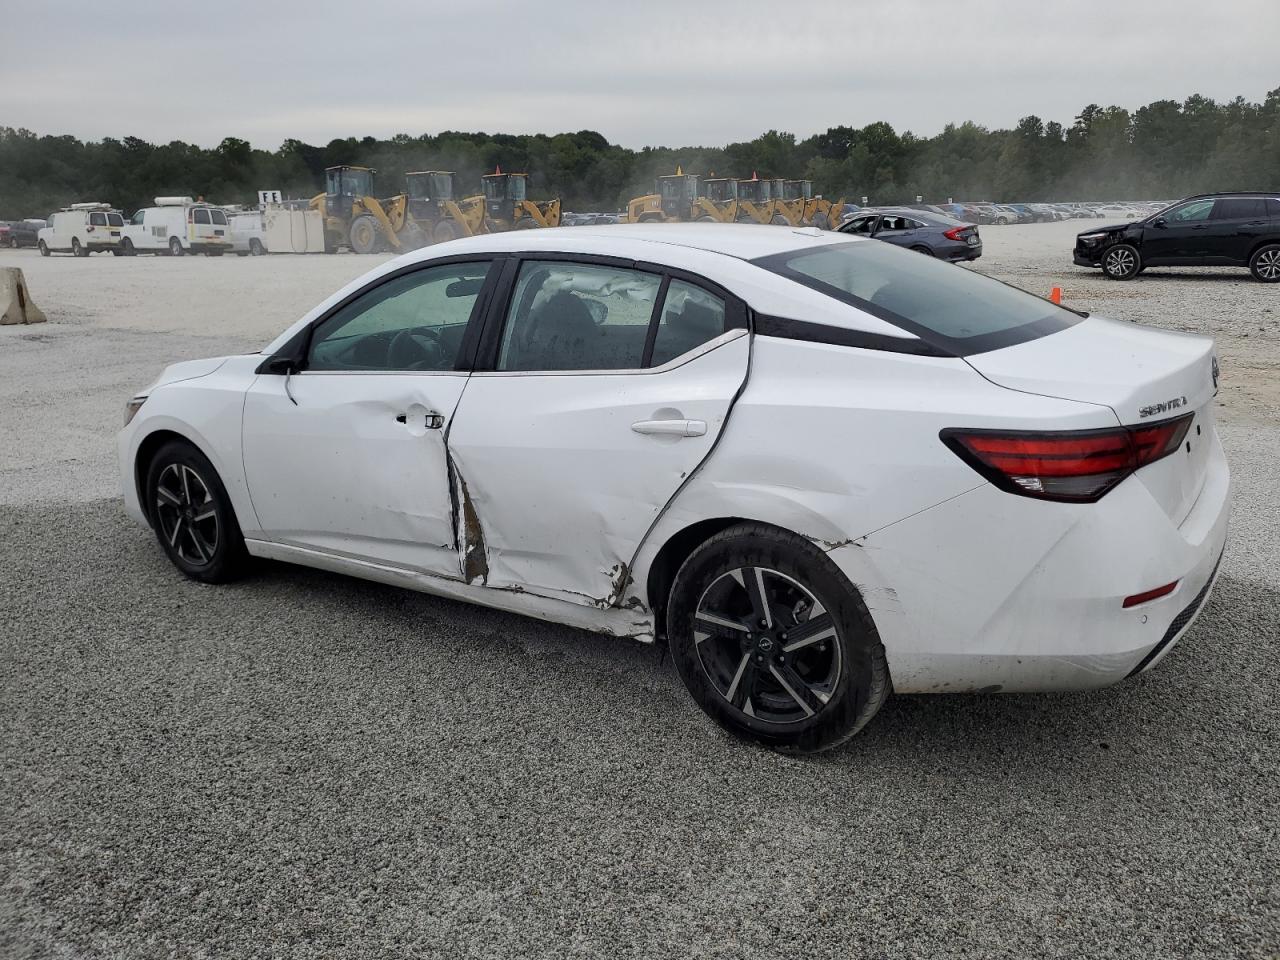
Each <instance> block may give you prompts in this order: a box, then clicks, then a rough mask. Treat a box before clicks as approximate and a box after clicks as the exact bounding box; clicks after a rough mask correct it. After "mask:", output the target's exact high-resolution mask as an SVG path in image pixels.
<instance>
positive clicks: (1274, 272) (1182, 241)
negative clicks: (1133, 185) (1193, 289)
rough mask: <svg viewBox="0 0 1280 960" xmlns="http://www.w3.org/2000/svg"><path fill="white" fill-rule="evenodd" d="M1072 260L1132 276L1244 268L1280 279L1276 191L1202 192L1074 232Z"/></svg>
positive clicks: (1279, 215) (1279, 219) (1114, 274)
mask: <svg viewBox="0 0 1280 960" xmlns="http://www.w3.org/2000/svg"><path fill="white" fill-rule="evenodd" d="M1072 259H1073V261H1074V262H1075V263H1076V264H1078V265H1079V266H1082V267H1101V268H1102V272H1103V273H1105V274H1106V275H1107V276H1108V277H1111V278H1112V279H1114V280H1131V279H1133V278H1134V277H1136V276H1137V275H1138V274H1140V273H1141V272H1142V271H1143V270H1145V269H1146V268H1147V267H1156V266H1160V267H1248V268H1249V271H1250V272H1251V273H1252V274H1253V276H1254V279H1256V280H1260V281H1262V282H1263V283H1277V282H1280V191H1277V192H1274V193H1229V194H1203V195H1201V196H1196V197H1188V198H1187V199H1185V200H1180V201H1178V202H1177V203H1175V204H1173V205H1172V206H1170V207H1167V208H1165V209H1164V210H1160V211H1157V212H1156V213H1154V214H1151V215H1149V216H1147V217H1144V218H1143V219H1141V220H1136V221H1134V222H1132V223H1119V224H1113V225H1111V226H1107V227H1099V228H1097V229H1093V230H1087V231H1085V232H1084V233H1081V234H1078V235H1077V236H1076V245H1075V249H1074V250H1073V251H1072Z"/></svg>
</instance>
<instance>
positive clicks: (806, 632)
mask: <svg viewBox="0 0 1280 960" xmlns="http://www.w3.org/2000/svg"><path fill="white" fill-rule="evenodd" d="M753 574H758V576H759V580H757V579H756V577H755V576H753ZM752 584H757V588H756V589H752ZM759 584H763V587H764V589H763V591H761V590H759V589H758V585H759ZM761 592H763V594H764V596H766V597H767V598H768V601H767V604H765V605H764V609H766V610H767V611H768V613H767V614H765V615H764V617H763V618H762V616H761V610H762V606H761V604H760V603H759V599H758V598H759V596H760V594H761ZM753 597H754V598H756V599H753ZM802 603H807V604H808V607H807V609H806V608H805V607H803V606H802V605H801V604H802ZM819 605H820V606H821V608H822V609H821V611H820V612H819V614H818V615H816V616H814V617H813V618H812V621H810V619H809V614H810V613H811V612H812V611H813V610H816V609H818V606H819ZM707 614H710V615H712V616H715V617H717V619H716V620H715V621H714V622H713V621H711V620H708V619H706V618H705V616H704V615H707ZM784 618H785V619H784ZM766 619H767V620H768V621H769V623H768V625H767V626H762V625H764V624H765V621H766ZM788 621H790V626H789V627H787V626H784V624H786V623H787V622H788ZM820 621H821V626H820V627H819V622H820ZM810 622H811V623H812V624H813V626H809V623H810ZM703 627H706V628H707V629H706V630H705V631H704V630H703V629H701V628H703ZM815 628H816V629H815ZM797 633H803V635H802V636H800V637H799V638H798V639H797V636H796V634H797ZM788 635H790V639H789V640H788V639H786V638H787V637H788ZM667 636H668V638H669V640H670V644H671V656H672V660H673V661H674V662H675V665H676V670H677V672H678V673H679V674H680V679H681V680H683V681H684V684H685V687H686V688H687V689H688V690H689V693H690V694H691V695H692V696H693V698H694V700H695V701H697V703H698V705H699V706H700V707H702V709H703V710H704V711H705V712H706V713H707V714H708V715H709V716H710V717H711V718H712V719H713V720H715V721H716V722H717V723H719V724H720V725H721V726H722V727H724V728H725V729H726V730H728V731H729V732H731V733H733V734H735V735H736V736H739V737H742V738H744V739H748V740H753V741H755V742H757V743H761V744H764V745H766V746H769V747H773V748H774V749H779V750H787V751H792V752H798V753H810V752H816V751H819V750H827V749H830V748H831V747H835V746H838V745H839V744H841V743H843V742H845V741H846V740H848V739H849V738H850V737H852V736H853V735H854V734H856V733H857V732H858V731H859V730H860V729H862V727H863V726H864V725H865V724H866V723H867V722H868V721H869V720H870V719H871V718H872V717H873V716H875V713H876V711H877V710H879V709H880V706H881V704H882V703H883V702H884V700H885V698H886V697H887V696H888V693H889V686H890V685H889V668H888V665H887V663H886V662H885V656H884V646H883V645H882V644H881V642H880V635H879V633H878V632H877V631H876V626H875V623H874V622H873V621H872V619H871V614H870V613H869V612H868V610H867V607H866V604H864V603H863V601H862V597H861V595H860V594H859V593H858V590H857V588H856V587H855V586H854V585H853V584H852V583H850V582H849V580H848V578H847V577H845V575H844V574H843V573H842V572H841V571H840V569H839V568H838V567H837V566H836V565H835V564H834V563H833V562H832V561H831V559H830V558H829V557H828V556H826V554H824V553H822V551H820V550H819V549H818V548H817V547H815V546H814V545H813V544H811V543H810V542H809V541H807V540H805V539H804V538H803V537H799V536H796V535H795V534H793V533H788V532H786V531H784V530H779V529H777V528H776V527H769V526H765V525H763V524H758V523H743V524H738V525H735V526H733V527H730V528H729V529H727V530H724V531H722V532H721V533H719V534H717V535H716V536H714V537H712V538H711V539H710V540H708V541H707V542H706V543H704V544H703V545H702V546H700V547H698V549H697V550H695V551H694V552H693V553H692V554H691V555H690V556H689V559H688V560H686V561H685V562H684V564H683V565H682V566H681V567H680V570H679V572H678V573H677V574H676V577H675V582H674V584H673V585H672V587H671V594H670V597H669V601H668V604H667ZM797 643H802V646H800V647H794V646H792V645H793V644H797ZM797 650H798V651H799V652H797ZM766 668H767V670H766Z"/></svg>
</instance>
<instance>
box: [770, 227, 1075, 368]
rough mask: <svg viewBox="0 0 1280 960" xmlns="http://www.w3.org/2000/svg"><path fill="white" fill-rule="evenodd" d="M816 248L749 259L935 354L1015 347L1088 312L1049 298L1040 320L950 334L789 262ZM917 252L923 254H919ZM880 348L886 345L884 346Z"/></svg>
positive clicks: (968, 353) (1064, 326)
mask: <svg viewBox="0 0 1280 960" xmlns="http://www.w3.org/2000/svg"><path fill="white" fill-rule="evenodd" d="M865 242H869V241H864V240H851V241H849V242H848V243H844V244H829V245H828V246H829V247H836V246H850V245H852V244H856V243H865ZM877 242H882V241H877ZM814 249H815V248H812V247H801V248H798V249H796V250H786V251H784V252H782V253H774V254H770V255H769V256H767V257H758V258H756V259H755V260H751V261H748V262H749V263H751V264H752V265H753V266H757V267H760V268H761V269H762V270H767V271H769V272H770V273H773V274H775V275H777V276H780V277H785V278H786V279H788V280H793V281H795V282H796V283H798V284H800V285H801V286H804V287H808V288H809V289H810V290H816V291H817V292H818V293H822V294H825V295H826V296H829V297H831V298H832V299H834V300H839V301H840V302H841V303H847V304H848V305H849V306H851V307H857V308H858V309H859V310H861V311H862V312H863V313H868V314H870V315H871V316H873V317H875V318H877V319H879V320H883V321H884V322H885V323H888V324H892V325H893V326H895V327H897V328H898V329H900V330H905V331H907V332H908V333H911V334H914V335H915V336H916V337H918V338H919V339H920V340H922V341H923V342H925V343H927V344H929V345H930V346H931V347H934V348H935V349H936V350H938V351H939V352H938V353H937V354H932V355H933V356H948V357H969V356H973V355H975V354H979V353H989V352H991V351H992V350H1001V349H1003V348H1004V347H1011V346H1014V345H1015V344H1019V343H1027V342H1028V341H1031V340H1039V339H1040V338H1041V337H1045V336H1049V335H1050V334H1053V333H1058V332H1059V331H1061V330H1065V329H1067V328H1068V327H1073V326H1075V325H1076V324H1077V323H1079V322H1080V321H1081V320H1083V319H1084V317H1085V316H1086V315H1085V314H1081V313H1077V312H1076V311H1075V310H1068V309H1066V308H1065V307H1060V306H1058V305H1057V304H1055V303H1052V302H1051V301H1049V300H1045V301H1044V305H1045V310H1046V312H1045V316H1044V317H1043V318H1041V319H1039V320H1033V321H1032V322H1030V323H1024V324H1021V325H1020V326H1017V327H1010V328H1008V329H1006V330H995V331H993V332H991V333H985V334H981V335H980V336H976V337H964V338H957V337H948V336H946V335H944V334H941V333H938V332H937V331H936V330H931V329H930V328H928V327H926V326H925V325H924V324H920V323H916V322H915V321H914V320H909V319H907V318H906V317H903V316H901V315H899V314H897V313H894V312H893V311H892V310H886V309H885V308H884V307H882V306H880V305H879V304H875V303H872V302H871V301H870V300H864V299H863V298H861V297H856V296H854V295H853V294H851V293H848V292H846V291H844V290H841V289H839V288H838V287H833V286H831V285H830V284H826V283H823V282H822V281H821V280H818V279H815V278H814V277H810V276H809V275H807V274H804V273H801V272H800V271H798V270H793V269H792V268H791V267H790V266H788V265H787V261H788V260H789V259H790V258H791V257H794V256H796V255H797V254H803V253H808V252H812V251H813V250H814ZM917 256H919V255H918V254H917ZM951 266H952V267H953V268H954V269H956V270H963V269H964V268H963V267H960V266H956V265H955V264H951ZM986 279H988V280H992V281H994V282H996V283H1004V281H1003V280H997V279H996V278H995V277H987V278H986ZM1004 285H1005V286H1006V287H1013V289H1015V290H1019V291H1020V292H1021V293H1026V294H1027V296H1029V297H1030V296H1034V294H1030V293H1027V291H1025V290H1022V289H1021V288H1020V287H1016V286H1014V285H1013V284H1011V283H1004ZM1055 311H1061V313H1064V314H1069V315H1070V316H1071V319H1070V320H1066V319H1065V318H1063V317H1062V316H1060V315H1059V314H1058V313H1057V312H1055ZM775 335H776V334H775ZM801 339H803V338H801ZM890 339H896V338H890ZM824 342H830V341H824ZM848 345H850V346H852V344H848ZM880 349H884V348H883V347H881V348H880Z"/></svg>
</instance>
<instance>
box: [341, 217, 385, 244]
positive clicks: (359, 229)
mask: <svg viewBox="0 0 1280 960" xmlns="http://www.w3.org/2000/svg"><path fill="white" fill-rule="evenodd" d="M378 240H379V231H378V221H377V220H375V219H373V217H371V216H369V214H367V213H363V214H361V215H360V216H358V217H356V218H355V219H354V220H352V221H351V228H350V229H349V230H348V231H347V242H348V244H350V246H351V252H352V253H373V252H374V251H375V250H377V249H378Z"/></svg>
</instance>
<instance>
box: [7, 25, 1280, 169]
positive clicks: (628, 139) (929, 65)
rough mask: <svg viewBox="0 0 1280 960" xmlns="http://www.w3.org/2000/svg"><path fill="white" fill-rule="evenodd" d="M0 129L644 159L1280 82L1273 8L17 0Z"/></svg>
mask: <svg viewBox="0 0 1280 960" xmlns="http://www.w3.org/2000/svg"><path fill="white" fill-rule="evenodd" d="M0 8H2V9H3V12H4V15H5V23H4V25H5V30H4V34H5V41H6V42H5V44H4V48H5V50H4V56H0V125H5V126H14V127H27V128H29V129H32V130H35V131H37V132H39V133H69V134H74V135H76V136H79V137H82V138H86V139H97V138H101V137H104V136H113V137H123V136H127V135H132V136H139V137H143V138H145V139H148V140H154V141H168V140H175V139H180V140H187V141H192V142H195V143H199V144H202V145H211V144H216V143H217V142H218V141H220V140H221V139H222V138H223V137H225V136H235V137H240V138H243V139H246V140H249V141H251V142H252V143H253V144H254V145H255V146H261V147H265V148H268V149H274V148H275V147H277V146H279V144H280V143H281V141H283V140H284V139H285V138H287V137H296V138H298V139H301V140H306V141H309V142H313V143H323V142H327V141H328V140H330V139H332V138H334V137H345V136H357V137H359V136H365V135H372V136H376V137H384V136H389V135H392V134H395V133H402V132H403V133H410V134H419V133H435V132H439V131H440V130H446V129H454V130H484V131H487V132H491V133H492V132H506V133H532V132H546V133H554V132H558V131H562V130H580V129H593V130H598V131H599V132H600V133H602V134H604V135H605V136H606V137H608V138H609V139H610V140H612V141H614V142H616V143H622V144H624V145H626V146H630V147H640V146H644V145H647V144H666V145H694V144H716V145H718V144H723V143H726V142H730V141H734V140H744V139H750V138H752V137H755V136H756V135H758V134H759V133H761V132H763V131H764V130H767V129H770V128H774V129H780V130H787V131H791V132H793V133H795V134H797V135H798V136H800V137H805V136H808V135H810V134H812V133H815V132H819V131H822V130H825V129H826V128H827V127H829V126H833V125H836V124H849V125H853V126H860V125H863V124H866V123H870V122H872V121H875V120H887V121H889V122H890V123H892V124H893V125H894V127H895V128H897V129H898V130H904V129H909V130H913V131H915V132H917V133H921V134H932V133H936V132H937V131H938V130H940V129H941V128H942V126H943V125H944V124H945V123H947V122H948V121H963V120H968V119H971V120H975V121H977V122H979V123H983V124H986V125H988V126H992V127H1007V126H1012V125H1013V124H1015V123H1016V122H1017V120H1018V119H1019V118H1020V117H1023V116H1025V115H1027V114H1029V113H1035V114H1037V115H1039V116H1040V117H1041V118H1042V119H1044V120H1046V121H1047V120H1058V121H1060V122H1063V123H1067V124H1069V123H1070V122H1071V120H1072V118H1073V117H1074V116H1075V115H1076V113H1077V112H1078V111H1079V108H1080V107H1082V106H1083V105H1085V104H1087V103H1091V102H1096V103H1100V104H1103V105H1107V104H1111V103H1115V104H1119V105H1121V106H1126V107H1131V108H1132V107H1136V106H1140V105H1142V104H1145V103H1149V102H1150V101H1152V100H1156V99H1166V98H1168V99H1176V100H1181V99H1184V98H1185V97H1186V96H1188V95H1189V94H1192V93H1202V94H1204V95H1206V96H1210V97H1213V98H1215V99H1219V100H1222V99H1230V98H1232V97H1235V96H1237V95H1243V96H1244V97H1246V98H1247V99H1249V100H1261V99H1262V98H1263V97H1264V96H1265V94H1266V92H1267V91H1268V90H1270V89H1274V88H1276V87H1280V2H1276V0H1212V2H1205V0H1189V2H1184V0H1128V2H1123V3H1122V2H1117V0H1070V2H1068V0H1054V2H1037V0H963V2H959V0H828V2H809V3H805V2H793V3H787V2H779V0H768V2H759V0H733V2H720V0H684V2H668V0H624V2H618V0H539V2H534V0H523V2H519V3H512V2H507V0H482V2H476V3H467V2H461V3H460V2H456V0H455V2H451V3H438V2H434V0H346V2H343V3H331V2H329V0H309V2H302V0H256V2H249V0H215V2H212V3H204V4H194V3H186V2H177V3H174V2H172V0H166V2H153V0H115V2H112V3H102V2H87V0H86V2H70V0H68V2H60V0H0Z"/></svg>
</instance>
